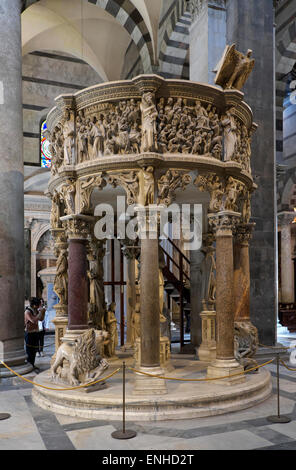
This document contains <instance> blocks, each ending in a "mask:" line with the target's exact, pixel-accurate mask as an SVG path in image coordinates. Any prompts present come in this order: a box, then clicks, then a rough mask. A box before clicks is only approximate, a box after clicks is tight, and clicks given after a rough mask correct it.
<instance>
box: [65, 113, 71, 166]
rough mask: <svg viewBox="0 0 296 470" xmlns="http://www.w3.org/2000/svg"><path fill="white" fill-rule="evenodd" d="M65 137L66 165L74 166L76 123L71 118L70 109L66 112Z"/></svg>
mask: <svg viewBox="0 0 296 470" xmlns="http://www.w3.org/2000/svg"><path fill="white" fill-rule="evenodd" d="M63 137H64V164H65V165H72V164H73V151H74V121H73V120H72V118H71V113H70V111H69V109H66V110H65V113H64V119H63Z"/></svg>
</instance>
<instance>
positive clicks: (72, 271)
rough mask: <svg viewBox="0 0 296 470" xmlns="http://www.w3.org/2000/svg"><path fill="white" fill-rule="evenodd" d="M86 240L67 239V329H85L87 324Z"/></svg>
mask: <svg viewBox="0 0 296 470" xmlns="http://www.w3.org/2000/svg"><path fill="white" fill-rule="evenodd" d="M86 255H87V250H86V240H85V239H77V238H72V239H71V238H70V239H69V261H68V262H69V271H68V279H69V280H68V329H69V330H85V329H87V328H88V324H87V304H88V281H87V258H86Z"/></svg>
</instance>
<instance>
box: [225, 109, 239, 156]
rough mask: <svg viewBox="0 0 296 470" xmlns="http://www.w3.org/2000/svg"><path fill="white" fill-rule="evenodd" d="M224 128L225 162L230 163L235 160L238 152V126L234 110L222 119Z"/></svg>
mask: <svg viewBox="0 0 296 470" xmlns="http://www.w3.org/2000/svg"><path fill="white" fill-rule="evenodd" d="M222 126H223V127H224V147H225V154H224V161H225V162H229V161H230V160H233V159H234V157H235V153H236V150H237V126H236V121H235V117H234V108H230V109H228V110H227V111H226V115H225V116H224V117H223V118H222Z"/></svg>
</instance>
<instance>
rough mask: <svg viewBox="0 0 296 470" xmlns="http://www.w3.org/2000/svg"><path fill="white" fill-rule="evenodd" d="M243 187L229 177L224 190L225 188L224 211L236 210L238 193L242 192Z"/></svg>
mask: <svg viewBox="0 0 296 470" xmlns="http://www.w3.org/2000/svg"><path fill="white" fill-rule="evenodd" d="M242 189H243V185H242V183H241V182H240V181H237V180H235V179H234V178H232V176H229V178H228V181H227V184H226V188H225V194H226V199H225V209H226V210H230V211H236V210H237V198H238V195H239V193H240V192H241V191H242Z"/></svg>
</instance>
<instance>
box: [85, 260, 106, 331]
mask: <svg viewBox="0 0 296 470" xmlns="http://www.w3.org/2000/svg"><path fill="white" fill-rule="evenodd" d="M99 264H100V260H97V259H90V260H89V270H88V271H87V275H88V278H89V303H90V308H89V313H90V317H91V318H90V319H91V322H92V326H93V327H94V328H95V329H96V330H104V329H105V323H104V314H105V296H104V285H103V279H101V276H100V272H99V271H100V269H99Z"/></svg>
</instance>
